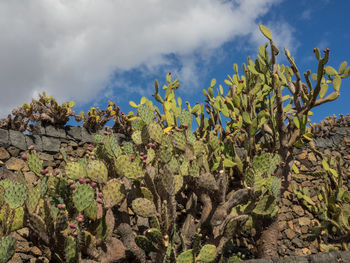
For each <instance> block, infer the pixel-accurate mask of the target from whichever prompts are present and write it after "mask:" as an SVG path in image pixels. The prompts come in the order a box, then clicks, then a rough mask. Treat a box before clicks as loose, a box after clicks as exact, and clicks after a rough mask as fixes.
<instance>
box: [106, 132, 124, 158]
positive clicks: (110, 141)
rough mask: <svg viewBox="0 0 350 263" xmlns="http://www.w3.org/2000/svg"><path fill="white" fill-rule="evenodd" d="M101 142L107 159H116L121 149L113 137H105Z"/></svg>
mask: <svg viewBox="0 0 350 263" xmlns="http://www.w3.org/2000/svg"><path fill="white" fill-rule="evenodd" d="M103 142H104V149H105V151H106V152H107V155H108V157H109V158H114V157H118V156H120V155H121V154H122V149H121V148H120V146H119V144H118V141H117V139H116V138H115V137H114V135H109V136H106V137H105V138H104V140H103Z"/></svg>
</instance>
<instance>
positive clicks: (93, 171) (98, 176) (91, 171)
mask: <svg viewBox="0 0 350 263" xmlns="http://www.w3.org/2000/svg"><path fill="white" fill-rule="evenodd" d="M87 176H88V177H89V178H90V179H91V180H92V181H93V182H96V183H100V184H101V183H105V182H107V177H108V170H107V167H106V165H105V164H104V163H103V162H102V161H100V160H91V161H89V163H88V165H87Z"/></svg>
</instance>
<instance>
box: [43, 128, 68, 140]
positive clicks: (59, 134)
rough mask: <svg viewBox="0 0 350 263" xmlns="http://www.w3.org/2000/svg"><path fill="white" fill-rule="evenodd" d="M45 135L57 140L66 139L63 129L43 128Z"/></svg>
mask: <svg viewBox="0 0 350 263" xmlns="http://www.w3.org/2000/svg"><path fill="white" fill-rule="evenodd" d="M45 131H46V135H48V136H52V137H58V138H66V136H67V135H66V131H65V130H64V128H60V127H55V126H53V125H48V126H46V127H45Z"/></svg>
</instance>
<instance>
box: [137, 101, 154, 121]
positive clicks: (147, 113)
mask: <svg viewBox="0 0 350 263" xmlns="http://www.w3.org/2000/svg"><path fill="white" fill-rule="evenodd" d="M137 112H138V114H139V116H140V117H141V119H142V120H143V121H144V123H146V124H150V123H151V122H152V121H153V111H152V110H151V109H150V108H149V107H147V106H146V105H141V106H140V107H138V109H137Z"/></svg>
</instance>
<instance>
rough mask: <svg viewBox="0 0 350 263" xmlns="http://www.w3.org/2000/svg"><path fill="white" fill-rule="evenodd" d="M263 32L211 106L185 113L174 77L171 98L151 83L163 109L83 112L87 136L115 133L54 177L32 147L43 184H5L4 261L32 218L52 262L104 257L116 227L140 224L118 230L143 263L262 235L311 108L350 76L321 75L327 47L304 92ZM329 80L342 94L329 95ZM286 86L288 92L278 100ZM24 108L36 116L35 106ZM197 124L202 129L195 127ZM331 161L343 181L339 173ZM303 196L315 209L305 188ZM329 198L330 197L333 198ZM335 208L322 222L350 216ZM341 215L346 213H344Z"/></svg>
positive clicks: (216, 250) (205, 255) (216, 257)
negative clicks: (14, 234) (254, 54)
mask: <svg viewBox="0 0 350 263" xmlns="http://www.w3.org/2000/svg"><path fill="white" fill-rule="evenodd" d="M260 30H261V32H262V33H263V35H264V36H265V37H266V38H267V39H268V40H269V42H270V47H271V52H269V51H268V50H267V47H268V44H266V45H265V46H261V47H259V55H258V58H257V59H256V60H255V61H253V60H251V59H250V58H248V64H247V65H245V64H244V65H243V72H244V73H243V75H240V74H239V70H238V66H237V64H234V72H235V73H234V74H233V75H232V76H228V80H225V84H226V85H228V86H229V88H228V91H227V92H226V94H225V93H224V87H223V86H222V85H219V87H218V88H217V89H216V90H217V92H216V95H214V88H215V86H216V80H215V79H213V80H212V81H211V83H210V86H209V88H208V89H207V90H203V94H204V95H205V97H206V100H205V104H204V103H202V104H195V105H194V106H193V105H192V106H191V105H190V103H188V102H186V103H185V104H186V106H184V105H183V103H182V100H181V98H178V97H176V96H175V92H176V90H177V89H178V88H179V87H180V84H179V81H178V80H177V79H176V80H172V78H171V74H170V73H169V74H167V76H166V83H167V85H164V87H163V90H164V91H165V94H164V96H162V95H161V92H160V91H159V84H158V81H155V93H154V94H153V97H154V99H155V101H156V102H157V103H159V104H160V105H161V106H160V107H159V108H158V107H157V106H156V105H155V104H154V103H153V101H151V100H148V99H147V98H145V97H142V98H141V101H140V103H139V104H136V103H135V102H130V105H131V106H132V107H134V108H135V109H136V113H135V114H134V113H133V112H130V113H129V114H128V115H124V114H123V113H120V114H119V108H117V107H115V104H114V103H111V102H109V104H108V108H107V110H105V111H100V110H99V109H96V108H91V109H90V111H89V112H88V114H87V115H84V114H82V117H80V118H82V119H84V125H85V127H86V128H87V129H100V128H101V127H103V125H104V124H105V123H106V122H107V121H108V120H110V119H111V118H113V119H114V121H115V126H114V127H113V129H112V131H106V132H105V135H104V136H103V135H96V136H95V138H94V142H95V144H94V145H91V147H90V146H89V154H87V155H86V156H85V157H84V158H81V159H80V160H78V161H69V160H68V159H67V156H66V154H64V151H62V155H63V157H64V160H65V162H66V164H65V166H64V168H63V169H58V170H57V173H56V171H55V172H51V171H49V170H47V169H43V163H42V161H41V160H40V159H39V157H38V154H37V153H36V151H35V149H32V148H30V149H29V151H28V154H27V155H26V156H25V158H23V159H24V160H26V161H27V163H28V168H29V169H30V170H31V171H32V172H33V173H34V174H35V175H36V176H37V182H36V184H35V185H32V184H29V183H28V184H25V183H22V182H23V181H19V182H12V181H10V180H9V179H5V180H2V181H1V182H0V205H1V210H0V211H1V213H0V216H1V218H0V219H1V223H2V228H1V229H2V233H1V235H0V237H1V238H2V239H1V241H0V242H1V244H4V245H3V246H2V247H3V248H4V249H3V250H0V255H5V257H4V258H9V257H10V256H11V253H13V244H12V243H11V242H12V241H11V238H9V237H8V236H9V234H10V232H11V231H13V229H17V228H19V227H20V226H23V225H24V224H26V223H25V222H24V221H23V220H22V219H23V217H24V216H26V217H27V218H28V226H29V228H30V229H31V231H32V232H33V233H34V234H35V235H36V236H37V237H38V238H39V239H40V240H41V241H42V242H43V243H44V244H45V245H46V246H47V247H49V248H50V249H51V250H52V252H53V253H52V255H53V259H52V260H55V261H56V262H78V261H79V259H81V258H88V257H89V258H93V259H95V260H99V259H100V256H101V253H103V249H98V248H99V247H102V246H104V245H105V244H106V242H107V240H108V238H110V237H111V234H112V232H113V226H114V223H115V222H118V223H119V224H120V225H122V224H125V223H126V224H128V223H129V224H130V222H136V223H135V224H136V225H135V226H134V228H133V229H131V228H130V229H129V228H125V229H126V230H123V231H122V230H118V231H120V232H121V234H120V235H121V236H122V238H123V237H125V239H128V240H129V241H130V239H131V240H132V241H135V243H136V244H137V246H138V248H139V250H137V248H135V247H134V246H129V247H127V248H128V249H129V250H130V253H131V254H132V255H133V256H134V257H135V261H140V262H144V261H145V259H146V256H147V257H150V258H151V259H152V260H153V261H160V260H161V261H162V262H189V263H190V262H214V261H221V262H223V261H224V260H226V259H227V258H230V255H228V256H227V253H224V250H225V247H227V244H229V243H230V241H232V239H233V238H235V237H236V236H237V235H239V234H240V233H241V232H243V231H247V232H249V231H251V230H252V228H255V229H256V232H258V233H257V234H256V238H259V237H263V236H264V235H262V232H263V231H268V230H269V224H270V223H271V222H273V221H274V220H276V217H277V214H278V207H279V202H280V197H281V195H280V193H281V190H282V187H281V181H282V179H283V180H285V181H287V183H288V178H282V176H283V175H286V174H289V172H290V169H292V165H291V164H292V161H293V153H292V148H293V146H299V145H302V144H304V143H306V142H307V141H309V140H311V139H312V138H311V137H312V134H311V130H310V128H308V127H307V124H308V123H309V122H310V120H309V119H308V117H309V115H310V110H311V109H312V108H313V107H315V106H318V105H321V104H323V103H325V102H327V101H332V100H334V99H336V98H337V97H338V96H339V87H340V84H341V79H343V78H345V77H347V76H348V75H349V74H350V69H349V68H346V65H345V66H344V64H342V66H341V68H340V69H339V71H336V70H334V69H333V68H330V67H325V65H326V63H327V61H328V57H329V50H325V55H324V57H321V56H320V54H319V51H318V50H317V49H316V50H315V55H316V59H317V60H318V64H319V65H318V69H317V74H314V75H312V76H311V79H310V74H311V72H307V73H305V75H304V76H305V81H306V84H304V83H302V81H301V79H300V72H299V71H298V68H297V67H296V65H295V62H294V59H293V58H292V57H291V55H290V53H289V51H288V50H287V49H285V55H286V57H287V59H288V61H289V63H290V66H286V65H277V64H276V56H277V55H278V52H279V51H278V48H277V47H276V46H275V44H274V42H273V41H272V37H271V33H270V31H269V30H268V29H267V28H266V27H264V26H261V27H260ZM324 68H325V70H323V69H324ZM325 75H327V76H328V77H327V79H326V77H325ZM293 78H296V80H294V79H293ZM311 80H313V81H314V82H315V83H312V82H311ZM330 84H332V87H333V90H334V92H333V93H331V94H330V95H328V96H326V97H325V93H326V92H327V88H328V85H330ZM287 89H288V90H289V92H290V94H291V95H286V96H283V97H282V92H283V94H284V93H285V90H287ZM41 100H42V102H41V103H42V104H43V105H46V106H47V105H48V104H49V105H51V106H50V107H51V108H50V107H49V113H50V114H54V113H55V114H56V115H57V116H56V115H55V116H54V117H53V116H51V115H50V114H48V113H46V114H48V116H49V117H47V116H42V118H43V117H45V120H47V121H53V123H55V124H64V123H65V122H66V121H67V118H68V116H71V114H72V111H71V110H70V108H71V107H73V106H74V105H73V104H72V103H68V104H64V105H65V106H59V105H58V104H57V103H55V101H54V100H53V99H52V98H46V97H45V94H44V95H43V97H42V98H41ZM37 104H38V103H37ZM38 105H39V104H38ZM31 107H32V106H31ZM25 108H26V110H28V109H29V110H28V112H29V111H31V110H34V106H33V109H32V108H28V107H27V106H26V107H25ZM35 109H37V108H35ZM25 116H27V115H25ZM50 116H51V117H50ZM72 116H73V115H72ZM26 118H27V117H26ZM52 118H55V119H53V120H51V119H52ZM78 119H79V118H78ZM224 119H227V122H226V126H225V125H224V123H223V121H224ZM193 121H195V122H196V124H197V126H198V128H197V129H196V130H195V131H193V130H192V128H191V127H192V122H193ZM116 125H117V126H116ZM21 129H22V128H21ZM22 130H23V129H22ZM120 131H123V133H125V132H127V135H128V138H129V140H128V141H125V142H124V143H123V144H121V145H119V144H118V142H117V140H116V138H115V134H114V132H120ZM324 165H325V169H326V171H327V173H328V174H329V175H330V174H331V175H333V176H335V174H336V172H335V170H333V169H331V168H330V167H328V168H329V169H328V170H327V166H326V164H324ZM19 176H20V177H21V173H19ZM22 177H23V175H22ZM338 177H340V176H338ZM24 181H25V180H24ZM338 184H341V183H340V182H339V181H338ZM295 191H296V193H297V195H298V196H300V197H302V198H304V199H305V200H306V202H308V201H307V200H308V198H307V197H306V196H308V195H307V193H306V192H305V191H304V190H302V189H299V188H298V189H295ZM325 192H327V196H329V195H330V194H331V195H332V198H333V199H334V193H333V192H331V190H329V189H328V188H327V189H325ZM336 197H337V198H338V197H339V198H340V199H342V200H343V199H344V200H347V198H348V197H349V196H348V194H346V193H345V192H341V191H339V192H337V193H336ZM323 198H328V197H325V196H323ZM333 199H332V200H333ZM329 200H331V199H327V202H326V204H325V206H323V207H321V208H318V210H317V211H318V212H320V211H322V213H323V214H322V215H323V217H325V218H326V220H328V221H329V222H333V221H334V220H333V218H334V216H339V215H341V217H338V219H339V218H340V219H341V218H344V216H345V217H346V216H347V214H346V215H344V214H342V213H340V214H337V215H333V214H332V215H329V214H327V212H329V211H333V210H334V209H336V208H334V207H332V208H331V209H328V208H327V207H329V206H332V205H333V204H332V203H331V202H330V201H329ZM308 203H309V205H312V204H311V203H310V202H308ZM334 206H335V205H334ZM343 209H345V210H346V211H347V206H345V205H344V206H343ZM126 214H127V217H128V219H125V218H124V217H126ZM327 216H328V217H327ZM107 219H109V220H108V222H109V223H110V224H111V225H110V224H107ZM338 219H337V220H338ZM340 219H339V220H340ZM21 220H22V221H21ZM331 220H333V221H331ZM342 220H343V219H342ZM139 221H140V222H144V223H138V222H139ZM7 222H10V224H7ZM111 222H114V223H111ZM145 222H147V223H145ZM342 224H343V225H345V227H347V225H346V224H345V223H344V222H342ZM275 225H276V224H275ZM343 225H342V226H343ZM337 231H340V233H344V231H345V230H344V228H339V229H338V230H337ZM342 231H343V232H342ZM129 241H128V242H125V246H127V245H126V244H129V243H130V242H129ZM255 241H256V242H257V244H262V245H261V246H259V248H258V251H257V250H255V251H253V254H259V253H263V252H266V251H272V252H271V253H273V251H275V250H276V248H272V249H264V246H266V245H272V246H273V242H270V244H269V242H259V240H254V242H255ZM276 242H277V237H276ZM140 250H141V252H142V253H141V252H140ZM261 251H262V252H261ZM241 256H242V257H245V256H247V257H248V255H241ZM272 256H274V255H272ZM235 257H236V256H234V255H232V257H231V259H228V260H231V261H232V260H235Z"/></svg>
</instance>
